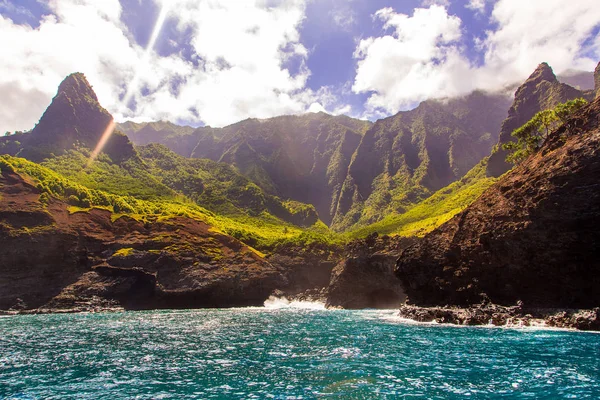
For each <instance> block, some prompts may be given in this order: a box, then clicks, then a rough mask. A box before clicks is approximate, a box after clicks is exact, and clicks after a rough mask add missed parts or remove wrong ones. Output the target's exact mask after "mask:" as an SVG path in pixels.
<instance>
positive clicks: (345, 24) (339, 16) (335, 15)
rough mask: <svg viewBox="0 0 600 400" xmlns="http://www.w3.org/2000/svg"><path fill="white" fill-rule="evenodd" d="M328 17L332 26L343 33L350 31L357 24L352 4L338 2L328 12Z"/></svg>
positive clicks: (349, 2)
mask: <svg viewBox="0 0 600 400" xmlns="http://www.w3.org/2000/svg"><path fill="white" fill-rule="evenodd" d="M329 16H330V17H331V20H332V21H333V23H334V25H335V26H337V27H339V28H340V29H342V30H344V31H351V30H352V28H353V27H354V26H355V25H356V24H357V21H356V12H355V11H354V10H353V9H352V2H351V1H347V2H340V3H338V4H336V5H335V6H334V7H333V8H332V9H331V10H330V11H329Z"/></svg>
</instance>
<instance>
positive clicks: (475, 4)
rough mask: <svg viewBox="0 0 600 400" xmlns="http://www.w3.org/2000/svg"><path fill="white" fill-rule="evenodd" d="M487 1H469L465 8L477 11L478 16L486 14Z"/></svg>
mask: <svg viewBox="0 0 600 400" xmlns="http://www.w3.org/2000/svg"><path fill="white" fill-rule="evenodd" d="M486 1H487V0H469V2H468V3H467V4H465V8H468V9H470V10H473V11H475V13H476V14H479V15H481V14H483V13H484V12H485V7H486Z"/></svg>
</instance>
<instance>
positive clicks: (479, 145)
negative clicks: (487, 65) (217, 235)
mask: <svg viewBox="0 0 600 400" xmlns="http://www.w3.org/2000/svg"><path fill="white" fill-rule="evenodd" d="M509 105H510V100H509V99H507V98H506V97H505V96H503V95H494V94H488V93H483V92H474V93H472V94H470V95H468V96H465V97H462V98H456V99H449V100H446V101H438V100H435V101H433V100H431V101H425V102H423V103H421V104H420V105H419V107H417V108H416V109H414V110H411V111H405V112H400V113H398V114H396V115H394V116H392V117H389V118H386V119H383V120H379V121H377V122H376V123H375V124H374V125H373V127H372V128H371V129H369V130H368V131H367V132H366V133H365V135H364V137H363V138H362V140H361V143H360V145H359V146H358V148H357V150H356V152H355V154H354V156H353V158H352V162H351V164H350V166H349V168H348V173H347V176H346V179H345V181H344V184H343V187H342V191H341V193H340V197H339V201H338V206H337V210H336V211H337V212H336V215H335V217H334V220H333V225H332V226H333V227H334V228H335V229H337V230H344V229H349V228H350V229H354V228H357V227H360V226H365V225H368V224H370V223H374V222H377V221H378V220H381V219H382V218H383V217H385V216H387V215H391V214H402V213H404V212H405V211H406V210H407V209H408V208H410V207H411V206H412V205H414V204H417V203H418V202H420V201H422V200H424V199H425V198H427V197H429V196H430V195H431V194H433V193H434V192H435V191H437V190H439V189H441V188H443V187H445V186H447V185H449V184H450V183H452V182H454V181H456V180H457V179H460V178H461V177H463V176H464V175H465V174H466V173H467V172H468V171H469V170H470V169H471V168H472V167H473V166H475V165H476V164H477V163H478V162H479V161H480V160H481V159H482V158H484V157H485V156H487V155H488V154H489V153H490V151H491V149H492V146H493V145H494V143H495V142H496V141H497V137H498V136H497V135H498V132H499V127H500V123H501V121H502V120H503V118H504V117H505V116H506V110H507V109H508V107H509Z"/></svg>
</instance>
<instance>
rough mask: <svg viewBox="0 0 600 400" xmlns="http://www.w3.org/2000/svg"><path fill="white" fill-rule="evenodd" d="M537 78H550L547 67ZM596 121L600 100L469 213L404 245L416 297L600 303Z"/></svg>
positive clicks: (403, 266) (408, 282)
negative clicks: (541, 76)
mask: <svg viewBox="0 0 600 400" xmlns="http://www.w3.org/2000/svg"><path fill="white" fill-rule="evenodd" d="M545 71H546V72H545ZM538 74H540V75H543V74H547V70H546V69H545V67H542V68H541V69H539V70H538ZM535 81H536V82H538V83H539V82H542V81H539V80H535ZM529 84H532V83H531V82H529ZM542 85H544V84H543V83H542ZM522 90H524V89H522ZM599 124H600V100H596V101H595V102H593V103H592V104H590V105H589V106H587V107H586V108H584V109H583V110H581V111H579V112H578V113H577V114H576V115H575V116H574V117H573V118H572V119H571V120H570V121H569V122H568V123H567V124H566V125H564V126H562V127H560V128H559V129H558V130H557V131H556V132H554V133H553V134H551V136H550V137H549V138H548V139H547V141H546V143H545V144H544V146H543V147H542V149H541V150H540V151H538V152H537V153H536V154H534V155H533V156H531V157H530V158H529V159H527V160H526V161H524V162H523V163H522V164H520V165H519V166H517V167H515V168H514V169H513V170H512V171H510V172H509V173H508V174H506V175H504V176H503V177H502V178H501V179H500V180H499V181H498V182H497V183H496V184H494V185H493V186H492V187H491V188H490V189H488V190H487V191H486V192H484V194H483V195H482V196H481V197H480V198H479V199H478V200H476V201H475V202H474V203H473V204H471V205H470V206H469V207H467V208H466V209H465V210H464V211H463V212H461V213H459V214H458V215H456V216H455V217H454V218H452V219H451V220H450V221H448V222H447V223H445V224H443V225H442V226H440V227H439V228H437V229H436V230H434V231H433V232H431V233H430V234H428V235H426V236H425V238H424V239H423V240H421V241H419V242H418V243H417V244H415V245H413V246H411V247H409V248H408V249H406V250H405V251H404V252H403V253H402V255H401V257H400V258H399V260H398V262H397V267H396V274H397V276H398V277H399V278H400V279H401V281H402V283H403V287H404V289H405V291H406V293H407V295H408V298H409V301H410V302H411V303H412V304H416V305H444V304H450V305H460V306H464V305H470V304H479V303H480V302H481V300H482V298H489V299H490V300H491V301H492V302H493V303H496V304H514V303H515V302H517V301H518V300H521V301H523V303H524V305H525V307H555V308H556V307H558V308H593V307H597V306H598V305H600V291H598V290H597V289H598V287H599V285H600V274H599V273H598V272H599V271H600V260H599V258H598V254H600V230H599V229H598V227H599V226H600V190H598V189H599V184H598V176H600V151H599V149H600V130H599Z"/></svg>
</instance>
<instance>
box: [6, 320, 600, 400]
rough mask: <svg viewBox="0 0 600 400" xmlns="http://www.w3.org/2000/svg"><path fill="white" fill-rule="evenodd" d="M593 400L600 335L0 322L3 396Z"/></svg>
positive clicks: (335, 323) (346, 324) (332, 323)
mask: <svg viewBox="0 0 600 400" xmlns="http://www.w3.org/2000/svg"><path fill="white" fill-rule="evenodd" d="M466 396H469V398H481V399H496V398H511V399H512V398H531V399H540V398H548V399H563V398H564V399H567V398H600V335H598V334H593V333H581V332H568V331H550V330H516V329H498V328H459V327H447V326H431V325H415V324H406V323H402V322H399V321H397V320H395V319H394V318H393V313H392V312H378V311H324V310H301V309H274V310H269V309H230V310H190V311H152V312H124V313H106V314H75V315H30V316H15V317H6V318H0V398H17V399H33V398H44V399H48V398H55V399H58V398H61V399H63V398H77V399H120V398H140V399H149V398H163V399H165V398H173V399H176V398H183V397H187V398H200V399H238V398H239V399H246V398H258V399H264V398H274V399H314V398H325V399H330V398H331V399H373V398H388V399H396V398H407V399H411V398H424V399H454V398H456V399H458V398H460V399H463V398H465V397H466Z"/></svg>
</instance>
